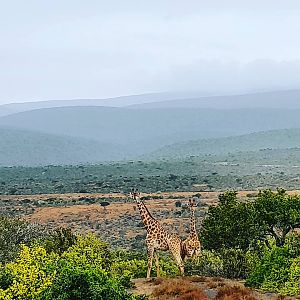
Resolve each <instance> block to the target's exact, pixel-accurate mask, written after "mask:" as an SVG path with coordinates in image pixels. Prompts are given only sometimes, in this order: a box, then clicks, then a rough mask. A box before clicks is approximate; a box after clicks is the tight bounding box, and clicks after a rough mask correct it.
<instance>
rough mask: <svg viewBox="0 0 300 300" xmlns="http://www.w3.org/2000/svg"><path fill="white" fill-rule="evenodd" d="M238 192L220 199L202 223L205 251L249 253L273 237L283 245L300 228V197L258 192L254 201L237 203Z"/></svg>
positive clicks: (227, 193) (267, 191)
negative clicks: (225, 250)
mask: <svg viewBox="0 0 300 300" xmlns="http://www.w3.org/2000/svg"><path fill="white" fill-rule="evenodd" d="M236 195H237V194H236V192H226V193H224V194H221V195H220V196H219V202H220V203H219V205H218V206H216V207H210V208H209V211H208V214H207V217H206V219H205V220H204V222H203V230H202V233H201V238H202V242H203V246H204V248H206V249H214V250H218V249H223V248H225V249H228V248H239V249H241V250H244V251H246V250H247V249H249V247H250V246H253V245H255V244H257V243H258V242H259V241H263V242H266V243H267V244H268V240H269V237H272V238H274V240H275V242H276V245H277V246H283V245H284V243H285V240H286V238H287V235H288V234H289V233H290V232H291V231H292V230H293V229H295V228H298V227H300V197H299V196H289V195H287V194H286V193H285V191H284V190H282V189H278V190H277V192H272V191H270V190H266V191H262V192H260V193H259V195H258V197H257V199H255V200H254V201H253V202H247V203H243V202H238V201H237V197H236Z"/></svg>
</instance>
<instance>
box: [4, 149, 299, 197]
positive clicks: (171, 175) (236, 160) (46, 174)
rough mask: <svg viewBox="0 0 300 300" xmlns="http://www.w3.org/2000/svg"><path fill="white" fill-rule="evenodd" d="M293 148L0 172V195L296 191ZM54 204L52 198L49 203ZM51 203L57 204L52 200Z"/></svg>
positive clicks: (296, 150) (297, 151)
mask: <svg viewBox="0 0 300 300" xmlns="http://www.w3.org/2000/svg"><path fill="white" fill-rule="evenodd" d="M299 159H300V151H299V149H298V148H295V149H284V150H272V149H264V150H261V151H258V152H238V153H232V154H226V155H203V156H191V157H189V158H185V159H182V160H181V159H177V160H167V159H166V160H164V159H163V160H156V161H144V160H140V161H129V162H128V161H127V162H114V163H103V164H97V165H79V166H45V167H32V168H29V167H0V195H13V194H16V195H36V194H53V193H57V194H65V193H118V192H128V191H130V189H131V188H132V186H136V187H139V188H140V190H142V191H143V192H145V193H153V192H157V191H171V192H173V191H200V192H201V191H224V190H227V189H236V190H253V189H261V188H262V187H263V188H276V187H278V186H280V187H283V188H285V189H288V190H290V189H297V188H298V186H299V183H300V179H299V178H300V177H299V175H300V172H299V166H298V162H299ZM54 200H55V199H54ZM56 202H57V201H56Z"/></svg>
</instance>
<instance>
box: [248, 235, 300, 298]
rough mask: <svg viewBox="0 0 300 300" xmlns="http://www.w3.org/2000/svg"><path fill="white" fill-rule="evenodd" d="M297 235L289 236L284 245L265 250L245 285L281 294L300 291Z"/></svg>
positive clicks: (299, 260)
mask: <svg viewBox="0 0 300 300" xmlns="http://www.w3.org/2000/svg"><path fill="white" fill-rule="evenodd" d="M299 240H300V236H299V235H294V236H292V237H289V239H288V240H287V242H286V244H285V245H284V247H278V246H274V247H273V248H272V249H271V250H266V251H265V254H264V256H263V257H262V259H261V261H260V262H259V263H258V264H257V266H256V268H255V270H254V271H253V272H252V273H251V274H250V276H249V278H248V279H247V285H249V286H251V287H257V288H261V289H263V290H267V291H276V292H279V293H281V294H288V295H298V294H299V292H300V288H299V287H300V271H299V270H300V248H299V247H298V246H299V244H298V243H299Z"/></svg>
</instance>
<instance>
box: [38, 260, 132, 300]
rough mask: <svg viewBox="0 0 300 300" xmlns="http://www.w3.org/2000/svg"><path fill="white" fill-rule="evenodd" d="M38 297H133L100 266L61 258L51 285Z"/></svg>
mask: <svg viewBox="0 0 300 300" xmlns="http://www.w3.org/2000/svg"><path fill="white" fill-rule="evenodd" d="M39 299H41V300H42V299H43V300H52V299H57V300H76V299H78V300H80V299H90V300H104V299H116V300H127V299H134V298H133V297H132V296H131V295H129V294H128V293H127V292H126V291H125V289H124V288H123V287H122V285H121V284H120V283H119V282H118V281H117V280H115V279H113V278H110V276H109V274H108V273H107V272H106V271H105V270H103V269H102V268H101V267H97V266H94V265H90V264H80V265H76V263H74V261H72V262H70V261H68V262H66V261H64V260H61V261H60V262H59V269H58V273H57V275H56V277H55V280H54V282H53V285H52V286H51V287H50V288H49V289H47V290H45V291H44V292H43V294H42V295H40V297H39Z"/></svg>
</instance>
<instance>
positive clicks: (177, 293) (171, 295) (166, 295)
mask: <svg viewBox="0 0 300 300" xmlns="http://www.w3.org/2000/svg"><path fill="white" fill-rule="evenodd" d="M152 296H153V297H154V299H157V300H173V299H177V300H179V299H180V300H208V298H207V296H206V295H205V294H204V293H203V292H202V290H200V289H199V288H197V287H196V286H195V285H193V284H191V283H190V282H188V281H186V280H183V279H173V280H166V281H164V282H163V283H162V284H161V285H159V286H158V287H156V288H155V289H154V291H153V293H152Z"/></svg>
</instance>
